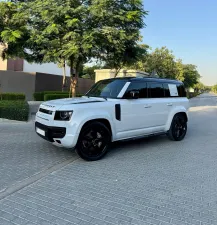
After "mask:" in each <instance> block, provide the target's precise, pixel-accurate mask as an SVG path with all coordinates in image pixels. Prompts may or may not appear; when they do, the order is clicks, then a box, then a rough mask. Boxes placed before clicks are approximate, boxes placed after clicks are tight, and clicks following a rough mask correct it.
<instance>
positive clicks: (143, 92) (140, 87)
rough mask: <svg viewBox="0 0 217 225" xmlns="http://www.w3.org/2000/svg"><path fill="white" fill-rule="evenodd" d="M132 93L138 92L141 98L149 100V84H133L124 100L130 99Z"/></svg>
mask: <svg viewBox="0 0 217 225" xmlns="http://www.w3.org/2000/svg"><path fill="white" fill-rule="evenodd" d="M131 91H138V92H139V98H147V96H148V93H147V92H148V91H147V83H146V82H131V84H130V86H129V87H128V89H127V91H126V93H125V94H124V96H123V98H130V92H131Z"/></svg>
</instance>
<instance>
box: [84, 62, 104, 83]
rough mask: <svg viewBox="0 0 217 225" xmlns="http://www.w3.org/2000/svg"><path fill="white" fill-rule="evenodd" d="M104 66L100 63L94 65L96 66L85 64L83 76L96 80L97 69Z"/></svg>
mask: <svg viewBox="0 0 217 225" xmlns="http://www.w3.org/2000/svg"><path fill="white" fill-rule="evenodd" d="M101 68H102V66H100V65H94V66H85V67H84V69H83V71H82V77H83V78H88V79H91V80H95V72H94V71H95V70H97V69H101Z"/></svg>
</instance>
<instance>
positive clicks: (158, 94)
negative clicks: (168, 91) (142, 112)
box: [149, 83, 164, 98]
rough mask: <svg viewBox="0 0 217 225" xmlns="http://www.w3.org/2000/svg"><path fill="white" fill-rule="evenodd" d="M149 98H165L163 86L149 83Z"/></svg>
mask: <svg viewBox="0 0 217 225" xmlns="http://www.w3.org/2000/svg"><path fill="white" fill-rule="evenodd" d="M149 98H164V88H163V84H161V83H149Z"/></svg>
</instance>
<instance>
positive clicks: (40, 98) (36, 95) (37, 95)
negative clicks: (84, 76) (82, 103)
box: [33, 91, 69, 101]
mask: <svg viewBox="0 0 217 225" xmlns="http://www.w3.org/2000/svg"><path fill="white" fill-rule="evenodd" d="M46 94H65V95H69V92H62V91H43V92H35V93H34V94H33V98H34V100H35V101H45V99H44V96H45V95H46Z"/></svg>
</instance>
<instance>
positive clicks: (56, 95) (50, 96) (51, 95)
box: [44, 94, 82, 101]
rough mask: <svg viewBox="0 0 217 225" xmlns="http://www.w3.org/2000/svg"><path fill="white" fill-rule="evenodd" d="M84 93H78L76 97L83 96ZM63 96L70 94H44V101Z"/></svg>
mask: <svg viewBox="0 0 217 225" xmlns="http://www.w3.org/2000/svg"><path fill="white" fill-rule="evenodd" d="M81 96H82V95H80V94H77V95H76V97H81ZM63 98H69V94H45V95H44V101H50V100H55V99H63Z"/></svg>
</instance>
